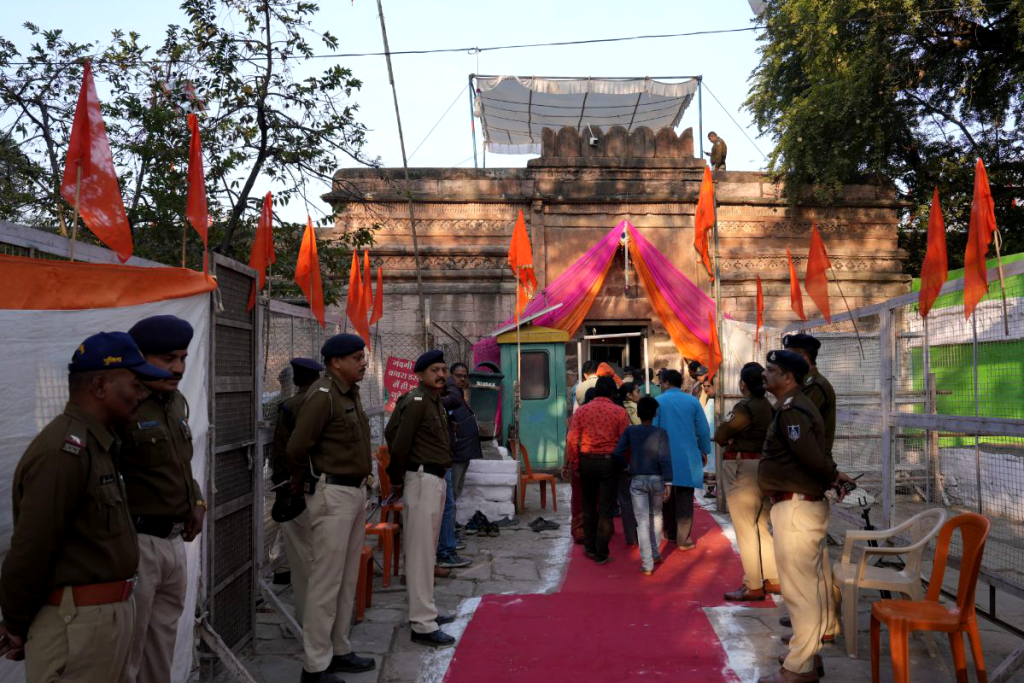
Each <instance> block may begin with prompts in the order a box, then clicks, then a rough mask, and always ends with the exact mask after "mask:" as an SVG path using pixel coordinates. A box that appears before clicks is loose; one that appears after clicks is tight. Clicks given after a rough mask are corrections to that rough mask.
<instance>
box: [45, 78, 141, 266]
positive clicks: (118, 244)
mask: <svg viewBox="0 0 1024 683" xmlns="http://www.w3.org/2000/svg"><path fill="white" fill-rule="evenodd" d="M79 179H80V180H79ZM60 196H61V197H63V198H64V199H65V200H66V201H67V202H68V204H71V205H72V206H75V203H76V201H77V203H78V213H79V214H80V215H81V216H82V222H83V223H85V225H86V226H87V227H88V228H89V229H90V230H92V232H93V234H94V235H96V237H98V238H99V240H100V241H101V242H103V244H105V245H107V247H109V248H110V249H112V250H113V251H116V252H117V257H118V258H119V259H120V260H121V262H122V263H123V262H125V261H127V260H128V259H129V258H130V257H131V255H132V252H133V251H134V246H133V244H132V229H131V227H130V226H129V225H128V215H127V214H126V213H125V210H124V200H123V199H122V198H121V188H120V187H118V185H117V172H116V171H115V170H114V157H113V156H112V155H111V153H110V141H109V140H108V139H107V128H106V126H105V125H104V124H103V116H102V114H101V113H100V98H99V96H98V95H97V94H96V83H95V82H94V81H93V78H92V67H91V66H89V62H86V63H85V73H84V74H83V76H82V89H81V90H80V91H79V92H78V104H77V105H76V106H75V120H74V122H73V123H72V124H71V139H70V140H69V141H68V157H67V162H66V163H65V164H64V178H63V179H62V180H61V183H60Z"/></svg>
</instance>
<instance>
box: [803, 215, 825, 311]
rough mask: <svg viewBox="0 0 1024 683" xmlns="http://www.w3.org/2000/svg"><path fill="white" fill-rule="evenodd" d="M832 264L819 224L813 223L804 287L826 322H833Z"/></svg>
mask: <svg viewBox="0 0 1024 683" xmlns="http://www.w3.org/2000/svg"><path fill="white" fill-rule="evenodd" d="M831 267H832V264H831V263H830V262H829V260H828V252H826V251H825V242H824V241H823V240H822V239H821V233H819V232H818V224H817V222H814V221H812V222H811V247H810V249H809V250H808V251H807V272H806V273H804V287H805V288H806V289H807V293H808V294H809V295H810V297H811V300H812V301H814V303H815V304H817V305H818V310H819V311H821V314H822V315H823V316H825V320H826V321H827V322H829V323H831V322H832V315H831V312H830V311H829V306H828V269H829V268H831Z"/></svg>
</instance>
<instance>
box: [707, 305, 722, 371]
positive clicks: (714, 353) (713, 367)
mask: <svg viewBox="0 0 1024 683" xmlns="http://www.w3.org/2000/svg"><path fill="white" fill-rule="evenodd" d="M708 330H709V331H708V379H712V378H713V377H714V376H715V373H716V372H718V368H719V366H721V365H722V346H721V344H719V343H718V326H716V325H715V315H714V313H712V312H711V311H708Z"/></svg>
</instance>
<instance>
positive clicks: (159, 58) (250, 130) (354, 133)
mask: <svg viewBox="0 0 1024 683" xmlns="http://www.w3.org/2000/svg"><path fill="white" fill-rule="evenodd" d="M181 9H182V12H183V15H184V19H185V21H184V22H183V23H182V24H181V25H171V26H168V27H167V29H166V32H165V34H164V36H163V39H162V42H161V43H160V44H159V45H157V46H156V47H155V48H154V47H150V46H148V45H146V44H145V43H144V42H143V38H142V36H141V35H139V34H138V33H135V32H125V31H121V30H115V31H113V32H112V33H111V35H110V37H109V40H107V41H101V40H99V39H97V40H95V41H92V42H89V43H83V44H79V43H74V42H72V41H69V40H68V39H67V38H66V37H65V34H64V32H63V31H62V30H60V29H43V28H40V27H39V26H37V25H35V24H27V25H26V28H27V29H28V31H29V33H30V36H31V44H30V45H29V46H28V47H26V48H22V49H19V48H18V46H16V45H15V44H14V43H13V42H12V41H10V40H7V39H5V38H2V37H0V168H11V169H13V170H15V171H16V173H14V174H11V175H8V177H7V178H5V182H8V183H15V184H16V186H17V188H18V190H19V191H12V192H0V217H6V218H9V219H12V220H20V221H21V222H26V223H30V224H34V225H40V226H47V227H56V226H60V225H63V224H67V223H69V222H70V220H71V207H69V206H68V205H67V203H66V202H64V201H63V200H62V199H61V198H60V195H59V187H60V181H61V177H62V175H63V170H64V160H65V156H66V154H67V141H68V137H69V135H70V129H71V122H72V120H73V118H74V110H75V103H76V101H77V97H78V91H79V88H80V86H81V79H82V65H83V63H84V61H85V59H87V58H89V59H91V61H92V66H93V71H94V73H95V76H96V79H97V85H98V87H99V91H100V99H101V101H102V102H103V113H104V119H105V122H106V125H107V133H108V136H109V138H110V142H111V149H112V151H113V154H114V159H115V164H116V165H117V168H118V176H119V180H120V183H121V190H122V196H123V197H124V201H125V208H126V210H127V213H128V218H129V222H130V223H131V225H132V229H133V233H134V239H135V246H136V254H138V255H139V256H142V257H145V258H151V259H154V260H158V261H161V262H164V263H172V264H173V263H178V262H180V260H181V251H182V235H183V228H184V226H185V225H186V223H185V201H186V196H187V188H188V185H187V180H186V172H187V168H188V154H189V133H188V130H187V128H186V125H185V123H186V121H185V120H186V115H187V114H188V113H196V114H197V115H198V116H199V120H200V130H201V136H202V142H203V152H204V155H203V156H204V168H205V173H206V185H207V187H206V190H207V198H208V206H209V210H210V216H211V220H212V222H213V224H212V226H211V229H210V247H211V248H216V249H218V250H220V251H222V252H225V253H229V254H231V255H233V256H234V257H235V258H240V259H242V260H244V259H245V258H246V256H247V255H248V251H249V247H250V245H251V242H252V238H253V236H254V232H255V226H256V222H257V220H258V217H259V212H260V207H261V205H262V201H263V195H264V194H265V193H266V192H267V191H268V190H271V191H273V193H274V204H275V208H280V207H283V206H288V205H293V206H294V205H295V204H296V203H298V204H300V205H301V204H302V203H305V205H306V207H307V211H310V212H315V213H317V214H318V215H317V216H315V222H316V224H319V225H328V224H330V222H331V217H330V215H328V214H327V213H325V212H324V211H322V210H321V208H320V200H319V198H318V197H317V196H316V195H317V194H319V193H320V192H318V191H317V190H318V189H319V190H320V191H322V190H323V188H324V187H325V184H326V187H328V188H329V187H331V185H332V176H333V173H334V171H335V169H336V168H337V167H338V165H339V157H342V156H347V157H349V158H351V159H355V160H356V161H359V162H361V163H365V164H369V165H377V162H376V160H372V159H368V158H366V157H365V156H364V155H363V152H362V147H363V145H364V142H365V130H366V129H365V127H364V126H363V125H362V124H361V123H359V122H358V121H357V120H356V113H357V111H358V107H357V105H356V103H355V102H354V101H353V100H352V98H353V95H354V94H355V92H356V91H357V90H358V89H359V88H360V86H361V82H360V81H359V80H358V79H357V78H355V76H354V75H353V74H352V72H351V71H350V70H349V69H347V68H345V67H343V66H341V65H338V64H330V65H326V66H325V67H323V68H321V67H320V63H319V62H315V61H311V60H312V59H313V54H314V50H315V48H317V47H319V48H322V49H325V50H331V51H334V50H336V49H337V48H338V47H339V43H338V39H337V38H336V37H334V36H333V35H332V34H331V33H330V32H329V31H317V30H315V29H314V27H313V22H314V19H315V14H316V11H317V3H315V2H294V0H292V1H288V0H183V2H182V4H181ZM3 187H4V188H5V187H6V185H5V186H3ZM0 189H3V188H0ZM26 189H28V191H26ZM334 189H335V190H336V191H337V190H341V191H344V190H345V188H344V187H342V188H337V187H335V188H334ZM309 195H313V196H309ZM304 228H305V223H280V222H278V223H277V224H276V225H275V244H276V246H277V249H278V265H277V266H276V267H275V269H276V275H279V276H280V281H279V285H280V286H279V288H278V291H279V292H281V291H282V289H281V287H283V289H284V293H285V294H295V295H298V289H297V288H295V287H294V286H289V285H287V284H286V283H287V282H288V281H290V280H291V277H292V274H293V271H294V263H295V256H296V255H297V252H298V246H299V242H300V240H301V237H302V231H303V229H304ZM79 234H80V235H81V234H82V231H79ZM184 234H185V235H187V238H188V262H189V264H190V265H192V266H193V267H197V266H198V265H199V264H200V253H201V248H200V246H199V241H198V237H197V236H196V235H195V233H194V231H192V230H191V229H189V230H188V231H185V233H184ZM371 242H372V232H371V231H358V232H353V233H348V234H345V235H343V236H342V237H341V239H340V240H339V242H338V243H336V244H324V243H321V244H320V245H319V247H320V257H321V265H322V267H323V269H324V270H325V272H326V273H329V274H331V275H333V276H334V277H335V278H338V279H339V280H341V281H343V279H344V274H345V273H346V272H347V270H348V263H349V261H348V259H347V258H346V257H347V256H348V255H349V254H350V248H351V247H352V246H355V245H362V244H369V243H371ZM324 282H325V285H326V290H327V291H326V297H327V300H328V301H329V302H331V301H334V300H336V297H337V293H338V289H339V287H338V286H337V285H336V284H335V281H334V280H332V279H330V278H328V277H325V279H324Z"/></svg>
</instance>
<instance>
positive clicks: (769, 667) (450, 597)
mask: <svg viewBox="0 0 1024 683" xmlns="http://www.w3.org/2000/svg"><path fill="white" fill-rule="evenodd" d="M558 496H559V510H558V512H557V513H555V512H553V511H552V510H551V509H550V507H549V509H547V510H541V509H540V502H539V495H538V493H537V488H536V487H531V488H530V490H529V491H528V494H527V507H526V511H525V512H522V513H520V515H519V517H518V520H519V523H518V524H517V525H515V526H513V527H509V528H503V529H502V531H501V535H500V536H499V537H497V538H490V537H476V536H466V537H465V541H466V546H467V547H466V549H465V550H464V551H460V552H461V554H462V555H464V556H465V557H467V558H469V559H472V560H473V564H472V565H471V566H469V567H466V568H465V569H461V570H455V571H454V572H453V573H452V578H449V579H438V582H437V588H436V596H437V602H438V607H439V608H440V610H441V611H443V612H446V613H454V614H457V615H458V617H459V618H458V619H457V621H456V622H455V623H454V624H451V625H448V626H445V627H444V628H445V630H446V631H447V632H449V633H451V634H452V635H454V636H456V637H459V636H461V634H462V633H463V631H464V630H465V628H466V626H467V624H468V623H469V620H470V618H471V617H472V615H473V612H474V611H475V609H476V607H477V605H478V604H479V598H480V597H481V596H483V595H489V594H497V593H550V592H553V591H555V590H557V589H558V587H559V585H560V584H561V582H562V579H563V577H564V575H565V571H566V569H567V566H568V561H567V560H568V554H569V548H570V546H571V542H570V540H569V529H568V526H569V487H568V485H564V484H563V485H560V486H559V491H558ZM698 501H700V502H701V503H702V504H704V506H705V508H706V509H708V510H709V512H712V513H714V506H713V505H711V504H710V503H713V501H703V500H702V499H700V498H698ZM549 505H550V503H549ZM538 516H542V517H544V518H545V519H550V520H553V521H556V522H558V523H559V524H560V525H561V528H559V529H558V530H556V531H545V532H541V533H535V532H533V531H532V530H530V528H529V526H528V524H529V523H530V522H531V521H533V520H534V519H535V518H536V517H538ZM715 518H716V519H717V520H718V522H719V524H721V525H722V527H723V529H724V531H725V533H726V535H727V536H729V537H730V538H733V539H734V534H733V532H732V528H731V524H730V523H729V518H728V516H724V517H723V516H720V515H717V514H715ZM833 526H835V525H833ZM836 531H837V529H835V528H834V529H833V533H834V534H835V533H836ZM838 535H840V536H841V531H840V533H839V534H838ZM837 550H838V549H837V548H833V552H836V551H837ZM927 571H929V569H926V572H927ZM730 588H733V586H723V590H727V589H730ZM984 593H985V591H984V586H979V591H978V594H979V598H982V596H983V595H984ZM868 595H869V598H870V599H876V598H877V594H873V593H871V592H869V594H868ZM280 597H281V599H282V600H283V601H284V602H286V603H288V604H289V605H290V602H291V590H290V588H287V587H285V588H283V589H282V590H281V593H280ZM999 600H1000V602H999V611H1000V614H1001V616H1002V617H1003V618H1005V619H1007V620H1009V621H1011V622H1012V623H1015V624H1017V625H1020V624H1021V623H1022V621H1024V602H1021V601H1019V600H1016V599H1014V598H1009V597H1008V596H1006V594H1004V593H1000V594H999ZM869 612H870V609H869V607H868V605H867V603H864V605H863V606H862V608H861V615H860V636H859V637H860V647H859V651H860V658H859V659H851V658H848V657H847V656H846V650H845V645H844V643H843V641H842V639H840V641H839V643H838V644H837V645H833V646H826V647H825V648H824V649H823V651H822V655H823V657H824V659H825V668H826V671H827V674H826V675H827V677H828V678H832V677H838V676H842V677H844V678H848V680H851V681H852V680H857V681H867V680H870V645H869V641H868V632H867V630H868V620H869ZM705 614H706V615H707V616H708V618H709V620H710V621H711V623H712V625H713V626H714V627H715V630H716V633H717V634H718V637H719V638H720V640H721V642H722V644H723V645H724V647H725V649H726V651H727V652H728V653H729V662H730V665H731V667H732V669H733V670H734V671H735V672H736V674H737V676H738V678H739V680H740V681H743V682H744V683H746V682H748V681H749V682H750V683H753V681H756V680H757V678H758V676H762V675H765V674H767V673H771V672H774V671H775V670H777V669H778V663H777V662H776V661H775V657H776V656H777V655H778V654H779V653H781V652H783V651H784V647H783V645H782V643H781V637H782V636H783V635H785V634H786V633H787V632H788V630H787V629H784V628H782V627H781V626H780V625H779V623H778V619H779V617H781V616H784V615H785V614H786V611H785V608H784V606H782V604H781V600H780V601H779V604H778V605H777V607H776V608H774V609H764V608H747V607H711V608H705ZM257 616H258V621H259V625H258V631H257V638H256V640H255V642H254V644H253V646H252V648H251V649H250V650H249V651H247V652H246V653H244V662H245V664H246V666H247V667H248V669H249V670H250V671H251V672H252V674H253V676H254V677H255V678H256V679H257V680H258V681H261V683H290V682H297V681H298V680H299V674H300V671H301V668H302V648H301V644H300V643H298V642H297V641H296V640H295V639H294V638H292V637H291V636H290V635H289V634H288V632H287V631H286V630H284V628H283V627H282V626H281V621H280V618H279V617H278V616H277V615H276V614H275V613H274V612H273V611H272V610H270V609H269V608H268V607H265V606H264V607H262V608H261V610H260V611H259V613H258V615H257ZM405 616H406V606H405V589H404V588H403V587H402V586H401V585H400V584H399V583H398V582H397V581H393V582H392V585H391V587H389V588H387V589H384V588H381V586H380V578H379V577H378V578H377V579H376V587H375V590H374V595H373V607H371V608H370V609H368V610H367V612H366V618H365V620H364V621H363V622H362V623H360V624H357V625H355V626H354V627H353V628H352V643H353V645H354V647H355V650H356V652H358V653H360V654H363V655H372V656H373V657H374V659H376V661H377V669H376V671H373V672H371V673H367V674H359V675H352V674H347V675H345V676H344V678H345V680H346V681H347V683H376V682H380V683H440V681H441V680H442V679H443V678H444V675H445V672H446V671H447V668H448V664H449V662H450V661H451V658H452V655H453V654H454V651H455V648H445V649H440V650H434V649H429V648H425V647H423V646H420V645H415V644H413V643H412V642H411V641H410V638H409V633H410V631H409V626H408V623H407V622H406V621H405ZM979 623H980V626H981V630H982V639H983V646H984V650H985V659H986V664H987V668H988V671H989V673H991V672H992V671H994V670H995V668H996V667H997V666H998V665H999V663H1000V662H1001V661H1002V659H1003V658H1004V657H1005V656H1006V655H1007V654H1009V653H1010V652H1011V651H1012V650H1013V649H1014V648H1015V647H1016V646H1017V645H1019V644H1020V642H1021V641H1020V639H1018V638H1016V637H1015V636H1013V635H1011V634H1009V633H1007V632H1006V631H1003V630H1001V629H999V628H998V627H997V626H994V625H993V624H991V623H990V622H988V621H986V620H984V619H979ZM936 644H937V646H938V656H937V657H935V658H930V657H929V656H928V653H927V651H926V649H925V646H924V642H923V641H922V640H921V639H920V637H918V636H914V637H912V638H911V642H910V652H911V680H913V681H920V682H923V683H932V682H933V681H934V682H935V683H938V682H940V681H942V682H945V681H953V680H955V674H954V673H953V668H952V659H951V656H950V652H949V644H948V640H947V639H946V638H945V637H944V636H941V635H940V636H939V637H937V638H936ZM888 652H889V648H888V634H887V632H885V631H884V629H883V634H882V659H881V664H882V666H881V669H882V681H884V682H889V681H891V680H892V675H891V668H890V662H889V654H888ZM969 652H970V651H969V649H968V666H969V667H971V666H972V660H971V659H970V654H969ZM971 680H974V675H973V674H971ZM1010 681H1012V682H1013V683H1024V672H1017V673H1016V674H1014V675H1013V677H1012V678H1011V679H1010ZM595 683H602V682H599V681H595ZM608 683H613V682H608ZM614 683H618V682H617V681H616V682H614Z"/></svg>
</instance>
